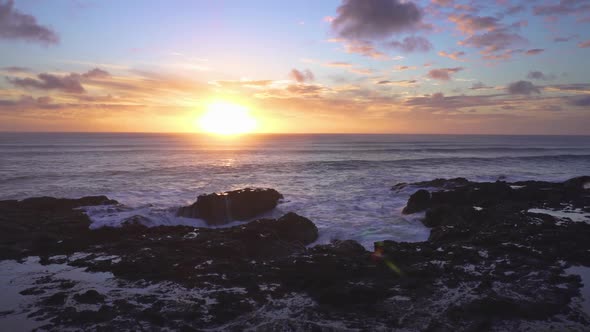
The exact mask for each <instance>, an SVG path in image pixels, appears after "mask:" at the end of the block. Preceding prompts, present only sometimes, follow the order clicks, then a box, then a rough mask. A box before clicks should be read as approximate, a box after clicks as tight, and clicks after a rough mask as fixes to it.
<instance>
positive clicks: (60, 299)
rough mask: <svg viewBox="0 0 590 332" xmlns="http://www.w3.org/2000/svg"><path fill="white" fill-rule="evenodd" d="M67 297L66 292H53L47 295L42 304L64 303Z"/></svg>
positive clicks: (56, 304) (55, 304) (54, 304)
mask: <svg viewBox="0 0 590 332" xmlns="http://www.w3.org/2000/svg"><path fill="white" fill-rule="evenodd" d="M67 298H68V295H67V294H66V293H64V292H58V293H55V294H53V295H51V296H49V297H47V298H46V299H45V300H44V301H43V304H45V305H50V306H58V305H64V303H66V299H67Z"/></svg>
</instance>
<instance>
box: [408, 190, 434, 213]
mask: <svg viewBox="0 0 590 332" xmlns="http://www.w3.org/2000/svg"><path fill="white" fill-rule="evenodd" d="M428 207H430V193H429V192H428V191H427V190H424V189H420V190H418V191H417V192H415V193H413V194H412V196H410V199H409V200H408V204H407V205H406V207H405V208H404V209H403V210H402V213H403V214H411V213H416V212H420V211H424V210H426V209H427V208H428Z"/></svg>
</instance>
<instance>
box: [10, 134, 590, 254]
mask: <svg viewBox="0 0 590 332" xmlns="http://www.w3.org/2000/svg"><path fill="white" fill-rule="evenodd" d="M580 175H590V137H588V136H483V135H470V136H460V135H456V136H455V135H356V134H354V135H353V134H347V135H344V134H343V135H341V134H338V135H336V134H334V135H332V134H325V135H324V134H322V135H320V134H313V135H309V134H273V135H245V136H238V137H215V136H209V135H202V134H120V133H116V134H115V133H84V134H83V133H0V199H22V198H26V197H33V196H55V197H69V198H76V197H81V196H88V195H107V196H108V197H109V198H113V199H116V200H118V201H119V202H120V203H121V205H120V206H117V207H100V208H91V209H87V213H88V214H89V216H90V218H91V220H92V222H93V224H92V227H100V226H105V225H109V226H117V225H120V223H121V222H122V221H123V220H125V219H127V218H129V217H131V216H135V215H139V216H142V217H145V222H146V223H147V224H148V225H174V224H182V225H193V226H204V225H205V224H204V222H203V221H202V220H197V219H187V218H179V217H176V216H175V211H176V209H177V208H178V207H179V206H181V205H186V204H190V203H192V202H194V201H195V200H196V197H197V196H198V195H200V194H203V193H212V192H219V191H227V190H233V189H239V188H246V187H270V188H275V189H277V190H278V191H279V192H281V193H282V194H283V195H284V196H285V199H284V201H283V202H282V203H281V204H279V206H278V207H277V209H275V210H274V211H272V212H270V213H268V214H267V215H266V216H268V217H277V216H280V215H282V214H284V213H286V212H290V211H292V212H296V213H298V214H300V215H302V216H305V217H307V218H309V219H311V220H312V221H313V222H314V223H315V224H316V225H317V226H318V228H319V229H320V239H319V240H318V243H328V242H330V241H331V240H334V239H354V240H357V241H359V242H360V243H362V244H363V245H364V246H365V247H367V248H368V249H371V248H372V246H373V243H374V242H375V241H379V240H384V239H392V240H396V241H422V240H426V239H427V237H428V234H429V232H428V229H426V228H425V227H424V226H422V224H421V223H420V222H418V221H417V220H416V219H417V218H419V217H420V215H415V216H411V217H408V216H403V215H402V214H401V209H402V208H403V207H404V205H405V203H406V201H407V199H408V197H409V195H410V194H411V193H412V189H406V190H403V191H401V192H395V191H392V190H391V187H392V186H393V185H395V184H396V183H399V182H416V181H425V180H431V179H434V178H440V177H444V178H450V177H459V176H460V177H465V178H467V179H469V180H477V181H495V180H497V179H504V180H506V181H517V180H529V179H537V180H548V181H562V180H566V179H568V178H571V177H575V176H580ZM235 224H238V223H233V224H232V225H235Z"/></svg>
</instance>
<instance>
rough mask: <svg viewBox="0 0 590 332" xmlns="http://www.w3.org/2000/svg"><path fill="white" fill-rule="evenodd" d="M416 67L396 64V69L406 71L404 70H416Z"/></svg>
mask: <svg viewBox="0 0 590 332" xmlns="http://www.w3.org/2000/svg"><path fill="white" fill-rule="evenodd" d="M414 69H416V67H414V66H396V67H395V70H399V71H404V70H414Z"/></svg>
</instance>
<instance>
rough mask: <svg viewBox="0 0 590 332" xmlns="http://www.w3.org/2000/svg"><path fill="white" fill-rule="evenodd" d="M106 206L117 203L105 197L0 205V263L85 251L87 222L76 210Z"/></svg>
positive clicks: (88, 224) (54, 199) (87, 219)
mask: <svg viewBox="0 0 590 332" xmlns="http://www.w3.org/2000/svg"><path fill="white" fill-rule="evenodd" d="M105 204H117V201H115V200H111V199H109V198H107V197H106V196H88V197H82V198H79V199H65V198H53V197H34V198H28V199H24V200H22V201H15V200H8V201H0V229H2V231H1V232H0V259H2V258H13V259H14V258H19V257H22V256H26V255H29V256H30V255H39V256H40V255H43V256H47V255H57V254H61V253H64V252H66V251H70V250H74V249H76V248H78V249H79V248H82V247H84V248H85V247H86V246H88V240H87V235H88V233H90V230H89V226H90V219H89V218H88V216H87V215H86V214H85V213H84V212H83V211H81V210H79V209H77V208H79V207H82V206H91V205H105Z"/></svg>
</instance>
